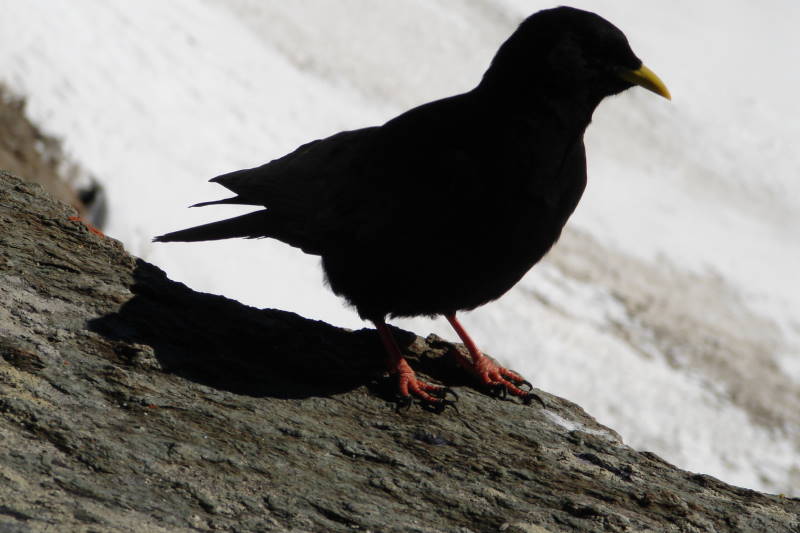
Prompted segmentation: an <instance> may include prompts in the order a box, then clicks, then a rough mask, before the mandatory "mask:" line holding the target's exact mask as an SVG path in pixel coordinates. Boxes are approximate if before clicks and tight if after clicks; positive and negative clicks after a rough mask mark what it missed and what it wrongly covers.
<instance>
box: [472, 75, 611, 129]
mask: <svg viewBox="0 0 800 533" xmlns="http://www.w3.org/2000/svg"><path fill="white" fill-rule="evenodd" d="M473 93H474V96H475V97H476V98H478V99H480V100H481V101H482V102H483V103H484V105H485V106H486V107H487V108H490V109H494V110H495V112H496V113H497V114H499V115H503V116H508V117H514V118H516V119H526V118H528V117H530V118H532V119H536V120H537V121H541V120H542V119H545V120H546V121H547V122H550V123H552V124H553V126H556V127H558V129H560V130H562V131H565V132H569V136H570V137H573V138H574V137H577V136H578V135H581V134H583V132H584V130H585V129H586V128H587V126H589V123H590V122H591V121H592V114H593V113H594V110H595V109H596V108H597V105H598V104H599V103H600V101H599V100H597V101H594V100H593V99H591V98H590V97H589V96H588V95H583V94H580V93H571V94H562V95H553V94H548V93H546V92H544V91H542V90H535V89H534V90H522V89H517V88H510V87H509V86H508V85H505V84H503V85H495V84H492V83H491V82H489V83H486V79H484V80H483V81H482V82H481V84H480V85H478V86H477V87H476V88H475V89H473Z"/></svg>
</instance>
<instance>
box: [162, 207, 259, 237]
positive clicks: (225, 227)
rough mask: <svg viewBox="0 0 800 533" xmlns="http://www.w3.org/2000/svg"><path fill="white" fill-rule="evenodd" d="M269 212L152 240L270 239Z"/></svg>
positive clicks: (250, 214)
mask: <svg viewBox="0 0 800 533" xmlns="http://www.w3.org/2000/svg"><path fill="white" fill-rule="evenodd" d="M269 218H270V212H269V211H265V210H261V211H256V212H254V213H248V214H246V215H241V216H238V217H234V218H229V219H227V220H220V221H219V222H211V223H210V224H203V225H202V226H195V227H193V228H188V229H184V230H180V231H173V232H172V233H167V234H166V235H160V236H158V237H156V238H154V239H153V241H154V242H175V241H179V242H193V241H216V240H219V239H232V238H234V237H246V238H248V239H255V238H257V237H271V236H272V233H271V231H270V226H271V225H272V224H271V223H270V220H269Z"/></svg>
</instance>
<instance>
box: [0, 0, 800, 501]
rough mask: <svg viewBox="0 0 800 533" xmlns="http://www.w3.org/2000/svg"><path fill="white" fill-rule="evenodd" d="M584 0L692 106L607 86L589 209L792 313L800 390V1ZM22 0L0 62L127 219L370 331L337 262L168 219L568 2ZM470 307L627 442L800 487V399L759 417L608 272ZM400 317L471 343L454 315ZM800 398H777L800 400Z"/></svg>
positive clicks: (140, 233)
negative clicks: (767, 420) (681, 357)
mask: <svg viewBox="0 0 800 533" xmlns="http://www.w3.org/2000/svg"><path fill="white" fill-rule="evenodd" d="M572 5H574V6H575V7H583V8H586V9H590V10H593V11H596V12H598V13H600V14H601V15H603V16H605V17H606V18H608V19H609V20H611V21H612V22H614V23H615V24H616V25H617V26H619V27H620V28H621V29H623V31H625V33H626V34H627V35H628V37H629V40H630V41H631V44H632V46H633V48H634V50H635V51H636V52H637V53H638V54H639V56H640V57H642V58H643V59H644V60H645V63H646V64H647V65H648V66H649V67H651V68H652V69H653V70H654V71H655V72H657V73H658V74H659V75H660V76H661V77H662V79H664V81H665V82H666V83H667V86H668V87H669V88H670V90H671V92H672V94H673V97H674V100H673V101H672V102H671V103H670V102H666V101H665V100H662V99H660V98H657V97H655V96H654V95H652V94H650V93H647V92H645V91H642V90H631V91H628V92H627V93H625V94H623V95H621V96H619V97H615V98H613V99H610V100H609V101H607V102H604V103H603V104H602V105H601V107H600V109H599V110H598V112H597V113H596V114H595V120H594V122H593V124H592V125H591V126H590V128H589V131H588V133H587V139H586V144H587V149H588V160H589V169H590V181H589V186H588V189H587V192H586V195H585V197H584V199H583V200H582V202H581V205H580V206H579V208H578V210H577V211H576V213H575V215H574V216H573V219H572V221H571V222H570V224H571V225H572V226H573V227H575V228H578V229H580V230H581V231H583V232H585V233H587V234H589V235H591V237H592V238H593V239H594V240H595V241H597V242H598V243H600V245H601V246H604V247H607V248H608V249H609V250H614V251H616V252H618V253H621V254H625V255H627V256H631V257H634V258H636V259H637V260H639V261H641V262H643V264H649V265H653V266H663V265H669V266H670V268H672V269H673V270H675V271H678V272H683V273H685V274H686V275H687V276H689V275H691V276H697V277H698V278H714V279H717V278H718V279H721V280H724V283H725V284H726V285H727V286H730V287H733V288H735V290H736V291H737V294H738V296H739V300H738V301H739V302H740V303H741V306H742V308H743V309H745V310H746V311H747V312H749V313H752V314H753V315H754V316H758V317H760V318H761V319H763V320H765V321H767V322H769V323H770V324H774V325H775V328H776V329H775V332H776V333H775V334H774V335H772V338H773V340H774V346H772V345H770V346H771V347H770V348H769V350H767V349H765V353H764V354H763V357H764V358H765V359H764V360H765V361H768V362H769V363H768V364H774V365H775V366H776V368H777V369H778V370H776V372H777V373H779V374H781V375H782V376H784V377H785V379H787V380H789V381H792V382H793V383H794V384H795V385H797V387H798V389H795V390H796V391H797V390H800V284H798V281H797V272H798V271H800V243H799V241H798V238H797V228H798V227H800V209H799V208H800V180H798V179H797V176H798V175H799V174H800V152H798V151H797V150H796V146H798V141H800V122H798V121H797V120H796V117H798V116H800V101H798V99H797V98H796V96H795V92H796V87H798V86H800V71H798V69H796V68H794V67H793V65H794V63H795V62H796V58H795V57H794V55H795V51H796V50H797V49H798V45H800V37H798V34H797V33H796V28H797V27H798V25H799V24H800V4H798V3H796V2H793V1H792V0H775V1H773V2H771V3H769V4H764V3H753V2H744V1H736V2H734V1H726V2H723V1H722V0H714V1H711V0H709V1H707V2H702V3H700V2H692V1H689V0H674V1H672V2H655V1H641V0H638V1H634V0H626V1H620V0H615V1H611V0H592V1H591V2H589V1H584V2H572ZM0 7H2V11H3V18H2V20H0V40H1V41H2V46H0V67H1V68H0V72H2V78H3V80H2V81H5V82H6V83H7V84H8V85H10V86H11V88H12V89H14V90H15V91H16V92H18V93H20V94H24V95H26V96H27V97H28V98H29V111H30V113H31V114H32V116H33V118H34V120H36V121H37V122H38V123H39V124H40V125H42V126H43V127H44V128H45V129H46V130H47V131H48V132H51V133H54V134H56V135H59V136H61V137H62V138H63V139H64V141H65V147H66V149H67V151H68V153H69V154H70V155H71V156H72V157H73V158H74V159H75V160H77V161H78V162H79V163H80V164H81V165H82V166H83V167H84V168H86V169H88V170H89V171H90V172H91V173H93V174H94V175H96V176H98V177H99V178H100V179H101V181H102V182H103V183H104V184H106V186H107V190H108V194H109V198H110V207H111V219H110V224H109V227H108V228H107V231H108V233H109V234H110V235H112V236H114V237H116V238H118V239H120V240H122V241H123V242H124V243H125V245H126V247H127V248H128V250H130V251H131V252H132V253H134V254H137V255H139V256H141V257H143V258H145V259H147V260H148V261H151V262H154V263H156V264H158V265H159V266H160V267H162V268H164V269H165V270H166V271H167V273H168V274H169V276H170V277H171V278H172V279H176V280H180V281H183V282H185V283H187V284H188V285H190V286H192V287H193V288H195V289H197V290H203V291H208V292H215V293H220V294H224V295H226V296H228V297H231V298H236V299H238V300H240V301H242V302H243V303H246V304H249V305H255V306H259V307H275V308H281V309H287V310H292V311H295V312H298V313H300V314H302V315H304V316H308V317H312V318H319V319H323V320H326V321H329V322H331V323H334V324H337V325H341V326H346V327H361V326H362V323H361V322H360V321H359V320H358V318H357V316H356V315H355V313H354V312H352V311H351V310H349V309H347V308H346V307H345V306H344V305H343V304H342V303H341V302H340V301H339V300H338V299H337V298H336V297H335V296H333V295H332V294H331V293H330V291H328V290H327V289H326V288H325V287H324V284H323V282H322V276H321V274H320V271H319V261H318V259H316V258H314V257H310V256H305V255H303V254H302V253H300V252H298V251H296V250H294V249H292V248H290V247H288V246H285V245H283V244H281V243H276V242H271V241H255V242H254V241H231V242H218V243H204V244H171V245H153V244H151V243H150V239H151V238H152V236H153V235H157V234H160V233H163V232H166V231H170V230H174V229H179V228H183V227H187V226H190V225H192V224H196V223H201V222H207V221H209V220H213V219H217V218H223V217H225V216H231V215H233V214H238V213H241V212H244V211H243V210H242V209H240V208H235V207H230V206H227V207H214V208H212V207H209V208H204V209H191V210H189V209H184V207H185V206H187V205H190V204H192V203H195V202H199V201H203V200H209V199H215V198H219V197H222V196H223V195H224V194H225V192H224V191H223V190H221V188H219V187H218V186H215V185H212V184H208V183H206V181H207V179H209V178H211V177H213V176H215V175H217V174H220V173H223V172H227V171H230V170H234V169H238V168H244V167H249V166H255V165H259V164H262V163H264V162H266V161H268V160H270V159H273V158H275V157H278V156H280V155H283V154H284V153H286V152H288V151H290V150H292V149H293V148H295V147H296V146H298V145H299V144H301V143H303V142H306V141H308V140H310V139H314V138H319V137H322V136H326V135H329V134H332V133H334V132H336V131H340V130H342V129H354V128H357V127H362V126H366V125H372V124H378V123H381V122H383V121H385V120H386V119H388V118H390V117H392V116H393V115H395V114H397V113H399V112H401V111H402V110H404V109H406V108H408V107H409V106H412V105H416V104H420V103H423V102H425V101H428V100H431V99H434V98H438V97H442V96H446V95H449V94H454V93H456V92H462V91H464V90H467V89H469V88H471V87H472V86H473V85H474V84H475V83H476V82H477V80H478V79H479V77H480V75H481V74H482V72H483V69H484V68H485V66H486V65H487V64H488V61H489V60H490V59H491V57H492V55H493V53H494V51H495V50H496V48H497V46H498V44H499V43H500V42H501V41H502V39H504V38H505V37H507V36H508V35H509V34H510V32H511V31H512V30H513V28H514V27H515V25H516V24H517V23H518V22H519V21H520V20H521V19H522V17H524V16H526V15H527V14H529V13H531V12H533V11H535V10H537V9H540V8H544V7H551V6H550V5H549V4H545V3H543V2H539V1H529V0H525V1H522V0H500V1H497V2H493V3H491V4H489V3H483V2H477V1H475V0H458V1H449V2H447V3H445V2H443V1H430V0H405V1H403V2H381V3H376V2H368V1H367V0H346V1H339V2H311V1H308V0H306V1H293V2H279V1H277V0H276V1H270V2H267V1H258V0H203V1H199V0H172V1H170V2H160V1H157V0H144V1H141V2H137V3H135V4H133V3H130V2H126V1H124V0H71V1H70V2H44V1H30V2H16V1H13V0H2V1H0ZM668 296H669V295H668V294H665V295H664V297H665V298H666V297H668ZM555 304H557V305H555ZM698 304H699V305H702V302H700V303H698V302H697V301H694V300H693V301H691V302H688V300H687V305H692V306H696V305H698ZM687 312H688V310H687ZM464 322H465V324H466V325H467V327H468V328H469V329H470V331H471V332H472V334H473V336H474V337H475V338H476V339H477V340H478V341H479V343H480V344H481V345H482V346H484V347H485V349H486V350H487V352H489V353H492V354H494V355H496V356H497V357H498V358H499V359H501V360H502V361H504V362H506V363H509V364H510V365H512V366H513V367H515V368H516V369H517V370H520V371H522V372H523V373H524V374H526V375H527V376H529V377H530V378H532V380H533V381H535V383H536V385H537V387H540V388H542V389H544V390H548V391H550V392H553V393H556V394H559V395H562V396H565V397H567V398H569V399H571V400H573V401H576V402H577V403H579V404H581V405H583V406H584V407H585V408H586V409H587V410H588V411H589V412H590V413H591V414H592V415H593V416H596V417H597V418H598V420H599V421H600V422H602V423H604V424H607V425H609V426H610V427H612V428H613V429H615V430H616V431H618V432H619V433H620V434H621V435H622V436H623V437H624V438H625V440H626V442H627V443H629V444H631V445H633V446H635V447H637V448H642V449H650V450H652V451H655V452H656V453H659V454H660V455H662V456H663V457H664V458H665V459H668V460H670V461H672V462H675V463H677V464H678V465H679V466H682V467H684V468H688V469H690V470H696V471H702V472H704V473H709V474H712V475H715V476H718V477H720V478H722V479H723V480H726V481H728V482H732V483H735V484H740V485H744V486H748V487H751V488H756V489H762V490H771V491H775V492H780V491H782V492H786V493H793V494H800V481H799V480H800V459H798V453H797V449H798V442H800V441H799V440H798V433H800V430H798V427H797V424H796V421H797V419H796V418H794V419H792V418H791V417H788V418H785V419H784V420H785V421H787V420H788V422H787V423H785V424H783V425H781V424H775V425H772V426H770V425H765V424H763V423H757V421H755V420H754V417H753V416H752V414H751V413H749V412H748V411H747V409H745V408H743V406H742V404H740V403H737V402H735V401H733V400H732V399H731V397H730V396H731V394H730V393H729V386H730V384H729V383H727V382H714V381H713V380H711V379H709V375H708V374H702V373H699V372H698V371H697V369H696V368H694V367H691V365H688V366H681V365H680V364H676V363H675V361H674V360H671V359H670V356H669V355H668V354H665V353H664V351H663V347H662V346H661V345H660V344H658V342H656V340H653V342H652V343H650V342H649V341H647V340H646V335H645V334H644V333H641V334H640V335H639V336H640V337H641V338H642V339H645V340H644V341H641V342H639V343H638V344H637V345H635V346H634V345H631V343H629V342H626V341H625V339H623V338H621V337H620V335H619V330H618V326H619V325H620V324H622V325H623V326H624V327H625V328H628V329H630V330H634V329H635V328H636V327H638V326H637V324H636V323H635V322H634V321H633V320H632V319H631V317H630V312H629V310H628V309H627V308H626V307H625V305H623V304H622V303H621V302H620V299H619V298H618V297H617V295H615V294H614V293H613V291H610V290H609V289H608V288H607V287H605V286H603V285H599V284H597V283H594V282H593V281H592V279H589V280H583V281H581V280H576V279H575V278H573V277H570V276H567V275H565V274H564V273H563V272H562V271H561V270H560V269H559V268H557V267H556V266H554V265H553V264H549V263H547V264H542V265H539V266H537V267H536V268H534V270H533V271H532V272H531V273H530V274H529V275H528V276H527V277H526V278H525V279H524V280H523V282H521V283H520V285H519V286H518V287H517V288H515V290H513V291H512V292H510V293H509V294H508V295H506V296H505V297H504V298H503V299H501V300H499V301H498V302H496V303H493V304H489V305H487V306H485V307H483V308H481V309H479V310H477V311H475V312H473V313H469V314H467V315H466V316H465V317H464ZM400 325H402V326H404V327H408V328H411V329H413V330H415V331H416V332H418V333H420V334H425V333H427V332H429V331H435V332H437V333H439V334H441V335H443V336H446V337H448V338H451V339H453V338H455V337H454V335H453V334H452V332H450V331H449V330H448V329H447V327H446V326H447V325H446V324H445V323H444V322H443V321H430V320H427V319H425V320H419V319H414V320H408V321H403V322H402V323H401V324H400ZM724 326H725V325H724V324H723V325H721V327H723V328H724ZM732 328H733V327H732V326H729V329H732ZM735 333H737V332H735V331H732V332H731V334H732V335H733V334H735ZM753 334H754V335H755V334H756V333H753ZM762 392H763V394H770V391H769V390H765V391H762ZM798 398H800V393H797V394H795V395H794V396H793V399H794V402H795V404H794V405H788V406H787V405H781V408H784V409H786V410H792V409H793V410H794V411H798V409H797V407H798V403H800V401H799V400H798ZM775 403H776V404H777V403H778V400H777V399H776V400H775Z"/></svg>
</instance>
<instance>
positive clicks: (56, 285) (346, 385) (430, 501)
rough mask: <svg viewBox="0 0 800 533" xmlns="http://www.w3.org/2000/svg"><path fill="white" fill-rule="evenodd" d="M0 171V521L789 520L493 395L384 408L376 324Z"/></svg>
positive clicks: (441, 352) (447, 368)
mask: <svg viewBox="0 0 800 533" xmlns="http://www.w3.org/2000/svg"><path fill="white" fill-rule="evenodd" d="M72 214H74V213H73V212H72V211H71V210H70V209H69V208H68V207H66V206H63V205H62V204H57V203H55V202H53V201H51V200H50V199H49V197H47V196H46V195H45V194H44V193H43V192H42V191H41V189H39V188H38V187H36V186H34V185H29V184H25V183H23V182H21V181H19V180H17V179H15V178H12V177H10V176H8V175H0V532H3V531H207V530H219V531H375V532H377V531H381V532H383V531H397V532H401V531H402V532H408V531H420V532H422V531H425V532H432V531H446V532H450V531H452V532H468V531H472V532H478V531H506V532H537V533H541V532H559V531H652V532H662V531H665V532H669V531H681V532H705V531H708V532H712V531H713V532H723V531H761V532H797V531H800V518H798V514H799V513H800V501H798V500H797V499H789V498H783V497H780V496H771V495H765V494H760V493H757V492H753V491H750V490H745V489H739V488H735V487H732V486H729V485H726V484H724V483H722V482H720V481H717V480H715V479H713V478H711V477H708V476H704V475H701V474H693V473H690V472H685V471H682V470H679V469H676V468H675V467H673V466H671V465H669V464H667V463H665V462H664V461H662V460H661V459H659V458H658V457H657V456H655V455H653V454H649V453H646V452H638V451H636V450H633V449H631V448H629V447H627V446H625V445H624V444H623V443H622V442H621V440H620V438H619V436H618V435H616V433H614V432H613V431H612V430H610V429H608V428H605V427H603V426H600V425H599V424H597V422H595V421H594V420H593V419H592V418H591V417H589V416H588V415H587V414H586V413H585V412H584V411H583V410H582V409H581V408H580V407H578V406H576V405H574V404H572V403H570V402H568V401H566V400H563V399H560V398H557V397H555V396H552V395H548V394H547V393H545V392H541V391H537V392H538V393H539V394H540V395H541V396H542V397H543V399H544V401H545V403H546V407H545V408H542V407H541V406H539V405H536V404H534V405H531V406H524V405H520V404H518V403H515V402H514V401H502V400H498V399H493V398H490V397H487V396H486V395H484V394H481V393H480V392H479V391H476V390H474V389H473V388H471V387H470V386H469V384H468V383H466V382H465V377H464V376H463V375H461V374H460V373H459V372H458V371H457V370H455V369H454V366H455V365H453V364H452V361H450V357H451V356H450V355H449V352H450V350H452V349H453V348H452V346H451V345H450V344H448V343H445V342H443V341H440V340H439V339H437V338H435V337H429V338H428V339H422V338H419V337H415V336H414V335H412V334H409V333H402V334H400V332H399V330H398V337H399V338H400V339H401V340H403V344H404V345H405V346H406V347H407V348H406V349H407V350H408V352H409V353H410V356H411V358H412V359H413V361H412V364H413V365H414V366H415V367H416V368H417V369H419V370H421V371H422V373H424V374H426V375H427V376H430V377H431V378H432V379H433V380H434V381H440V382H444V383H447V384H448V385H451V386H454V387H455V389H456V391H457V392H458V394H459V395H460V401H459V403H458V411H455V410H448V411H446V412H445V413H442V414H438V415H437V414H434V413H430V412H427V411H424V410H421V409H419V408H418V407H414V408H412V409H410V410H408V411H403V412H399V413H398V412H395V410H394V408H393V406H392V404H391V403H389V402H388V401H387V400H388V399H390V394H391V390H392V389H391V386H390V385H389V384H388V382H387V380H386V379H385V378H383V376H382V373H381V362H382V357H381V347H380V345H379V343H378V341H377V339H376V337H375V335H374V332H372V331H368V330H364V331H356V332H349V331H345V330H341V329H338V328H334V327H332V326H329V325H327V324H325V323H321V322H315V321H311V320H307V319H304V318H302V317H300V316H297V315H294V314H291V313H286V312H282V311H276V310H258V309H253V308H250V307H246V306H243V305H241V304H239V303H237V302H234V301H231V300H228V299H225V298H223V297H220V296H213V295H208V294H201V293H197V292H194V291H192V290H190V289H188V288H187V287H185V286H183V285H181V284H179V283H175V282H172V281H170V280H168V279H167V278H166V277H165V276H164V274H163V272H161V271H160V270H159V269H157V268H156V267H154V266H152V265H149V264H147V263H145V262H143V261H141V260H136V259H135V258H132V257H130V256H129V255H128V254H126V253H125V251H124V250H123V249H122V247H121V246H120V245H119V243H117V242H116V241H114V240H112V239H102V238H100V237H97V236H96V235H93V234H91V233H90V232H89V231H87V230H86V228H85V227H84V226H82V225H80V224H77V223H74V222H70V221H68V220H67V217H68V216H70V215H72Z"/></svg>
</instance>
